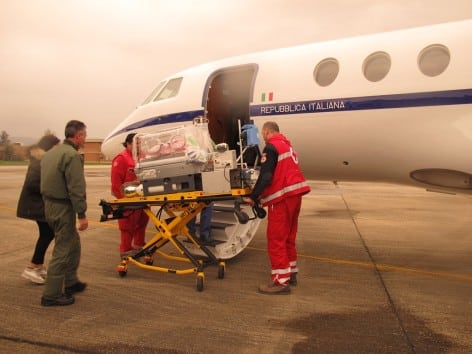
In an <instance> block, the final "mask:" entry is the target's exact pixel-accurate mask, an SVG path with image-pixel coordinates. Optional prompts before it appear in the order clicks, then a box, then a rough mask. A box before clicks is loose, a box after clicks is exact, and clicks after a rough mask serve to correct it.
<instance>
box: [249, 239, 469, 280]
mask: <svg viewBox="0 0 472 354" xmlns="http://www.w3.org/2000/svg"><path fill="white" fill-rule="evenodd" d="M246 249H251V250H254V251H262V252H267V250H266V249H262V248H256V247H250V246H248V247H246ZM298 258H306V259H313V260H316V261H320V262H324V263H333V264H341V265H349V266H355V267H361V268H369V269H375V268H377V269H378V270H383V271H394V272H401V273H410V274H418V275H429V276H435V277H441V278H451V279H459V280H465V281H472V276H470V275H466V274H458V273H448V272H433V271H429V270H424V269H417V268H407V267H398V266H392V265H388V264H372V263H369V262H360V261H349V260H345V259H336V258H327V257H318V256H310V255H304V254H298Z"/></svg>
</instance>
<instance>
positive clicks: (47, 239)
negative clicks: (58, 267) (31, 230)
mask: <svg viewBox="0 0 472 354" xmlns="http://www.w3.org/2000/svg"><path fill="white" fill-rule="evenodd" d="M36 223H37V224H38V229H39V237H38V240H37V241H36V246H35V248H34V253H33V258H32V259H31V263H33V264H44V255H45V254H46V251H47V250H48V247H49V245H50V244H51V241H52V240H54V231H53V229H51V227H50V226H49V224H48V223H47V222H46V221H36Z"/></svg>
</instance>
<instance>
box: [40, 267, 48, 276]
mask: <svg viewBox="0 0 472 354" xmlns="http://www.w3.org/2000/svg"><path fill="white" fill-rule="evenodd" d="M39 275H40V276H41V277H42V278H43V279H46V275H48V270H47V269H46V267H44V266H43V267H41V268H39Z"/></svg>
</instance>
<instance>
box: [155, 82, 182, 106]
mask: <svg viewBox="0 0 472 354" xmlns="http://www.w3.org/2000/svg"><path fill="white" fill-rule="evenodd" d="M181 83H182V78H181V77H179V78H177V79H171V80H169V81H168V82H167V84H166V85H165V86H164V88H163V89H162V90H161V91H160V92H159V94H158V95H157V96H156V98H155V99H154V101H160V100H165V99H166V98H171V97H174V96H177V93H179V89H180V84H181Z"/></svg>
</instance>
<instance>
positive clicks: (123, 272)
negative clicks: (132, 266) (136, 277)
mask: <svg viewBox="0 0 472 354" xmlns="http://www.w3.org/2000/svg"><path fill="white" fill-rule="evenodd" d="M127 273H128V267H127V266H125V265H123V264H120V265H119V266H118V274H119V275H120V277H122V278H123V277H125V276H126V274H127Z"/></svg>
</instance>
